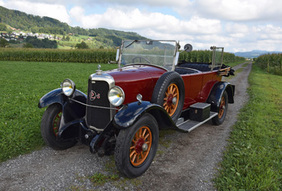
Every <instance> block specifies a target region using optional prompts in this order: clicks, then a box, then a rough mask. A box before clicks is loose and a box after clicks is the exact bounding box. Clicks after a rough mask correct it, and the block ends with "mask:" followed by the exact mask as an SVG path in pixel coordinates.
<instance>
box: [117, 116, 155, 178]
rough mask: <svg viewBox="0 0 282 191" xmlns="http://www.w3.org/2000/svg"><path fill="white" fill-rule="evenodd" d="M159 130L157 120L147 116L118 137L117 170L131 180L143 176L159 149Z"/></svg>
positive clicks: (122, 131) (121, 132)
mask: <svg viewBox="0 0 282 191" xmlns="http://www.w3.org/2000/svg"><path fill="white" fill-rule="evenodd" d="M158 140H159V129H158V125H157V122H156V120H155V118H154V117H153V116H152V115H150V114H145V115H144V116H143V117H141V118H140V119H139V120H138V121H137V122H136V123H135V124H134V125H133V126H132V127H130V128H128V129H124V130H121V131H120V132H119V135H118V137H117V142H116V148H115V162H116V166H117V169H118V170H119V171H120V172H121V173H122V174H124V175H125V176H127V177H129V178H134V177H138V176H141V175H142V174H143V173H144V172H145V171H146V170H147V169H148V168H149V166H150V165H151V163H152V161H153V159H154V157H155V154H156V151H157V147H158Z"/></svg>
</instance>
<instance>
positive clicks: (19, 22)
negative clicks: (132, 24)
mask: <svg viewBox="0 0 282 191" xmlns="http://www.w3.org/2000/svg"><path fill="white" fill-rule="evenodd" d="M0 23H3V24H7V25H9V26H11V27H13V28H15V29H20V30H22V31H30V32H32V33H47V34H58V35H68V34H72V35H85V36H91V37H96V38H98V39H99V41H101V42H103V41H105V42H106V41H108V39H110V40H111V41H112V42H113V44H112V46H119V45H120V44H121V41H122V39H132V40H135V39H138V40H141V39H146V38H145V37H142V36H140V35H138V34H137V33H134V32H124V31H118V30H109V29H104V28H97V29H83V28H81V27H71V26H69V25H68V24H67V23H63V22H60V21H58V20H56V19H53V18H50V17H40V16H34V15H30V14H26V13H24V12H20V11H16V10H9V9H6V8H4V7H2V6H0Z"/></svg>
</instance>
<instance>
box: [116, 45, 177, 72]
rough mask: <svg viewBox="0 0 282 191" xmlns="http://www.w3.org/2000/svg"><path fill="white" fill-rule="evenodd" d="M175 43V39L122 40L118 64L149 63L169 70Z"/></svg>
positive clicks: (173, 55) (174, 51)
mask: <svg viewBox="0 0 282 191" xmlns="http://www.w3.org/2000/svg"><path fill="white" fill-rule="evenodd" d="M176 45H177V43H176V41H151V40H134V41H131V40H128V41H123V46H122V50H121V51H122V52H121V60H120V65H128V64H150V65H157V66H159V67H162V68H165V69H167V70H169V71H170V70H171V69H172V68H173V67H172V66H173V61H174V57H175V53H176V51H177V49H176Z"/></svg>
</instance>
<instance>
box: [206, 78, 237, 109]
mask: <svg viewBox="0 0 282 191" xmlns="http://www.w3.org/2000/svg"><path fill="white" fill-rule="evenodd" d="M224 91H226V92H227V94H228V103H234V92H235V86H234V85H231V84H230V83H229V82H217V83H216V84H215V85H214V86H213V88H212V90H211V93H210V95H209V97H208V99H207V103H210V104H211V111H215V112H218V108H219V104H220V99H221V97H222V95H223V93H224Z"/></svg>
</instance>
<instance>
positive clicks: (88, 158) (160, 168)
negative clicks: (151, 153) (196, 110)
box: [0, 64, 251, 191]
mask: <svg viewBox="0 0 282 191" xmlns="http://www.w3.org/2000/svg"><path fill="white" fill-rule="evenodd" d="M239 68H243V70H242V71H241V72H240V73H237V75H236V76H235V77H233V78H232V79H230V82H231V83H232V84H234V85H236V91H235V104H230V105H229V108H228V114H227V118H226V120H225V122H224V123H223V124H222V125H220V126H213V125H212V124H211V122H208V123H207V124H205V125H202V126H200V127H199V128H197V129H195V130H194V131H192V132H191V133H181V132H178V131H165V132H164V133H162V137H161V141H160V144H159V149H158V153H157V155H156V157H155V159H154V161H153V163H152V165H151V166H150V168H149V169H148V171H147V172H146V173H145V174H144V175H143V176H141V177H138V178H136V179H132V180H129V179H126V178H123V177H119V176H115V177H112V178H109V179H107V178H106V177H102V176H100V175H99V174H98V173H103V174H105V175H108V174H116V169H115V166H114V160H113V157H109V156H105V157H103V158H99V157H98V156H97V155H93V154H91V153H90V152H89V148H88V147H87V146H84V145H80V144H79V145H76V146H75V147H73V148H71V149H68V150H65V151H54V150H52V149H50V148H48V147H46V148H43V149H42V150H39V151H34V152H33V153H31V154H27V155H23V156H19V157H17V158H15V159H13V160H9V161H6V162H4V163H2V164H0V191H2V190H3V191H4V190H5V191H7V190H164V191H165V190H169V191H170V190H215V189H214V188H213V185H212V181H211V180H212V178H213V177H214V174H215V173H216V168H217V163H218V162H219V161H221V158H222V152H223V151H224V148H225V146H226V145H227V141H226V140H227V139H228V136H229V134H230V131H231V127H232V126H233V125H234V124H235V122H236V120H237V115H238V113H239V110H240V109H241V108H242V106H243V105H244V104H245V103H246V101H247V98H248V95H247V93H246V89H247V87H248V80H247V79H248V75H249V72H250V70H251V64H249V65H247V66H245V65H244V67H243V64H240V65H238V66H236V67H234V69H235V70H237V69H239ZM226 80H228V79H226ZM38 128H39V127H38ZM93 175H94V177H96V178H99V177H100V180H101V184H100V185H97V184H96V185H95V184H93V182H91V181H90V178H89V177H90V176H93Z"/></svg>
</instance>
